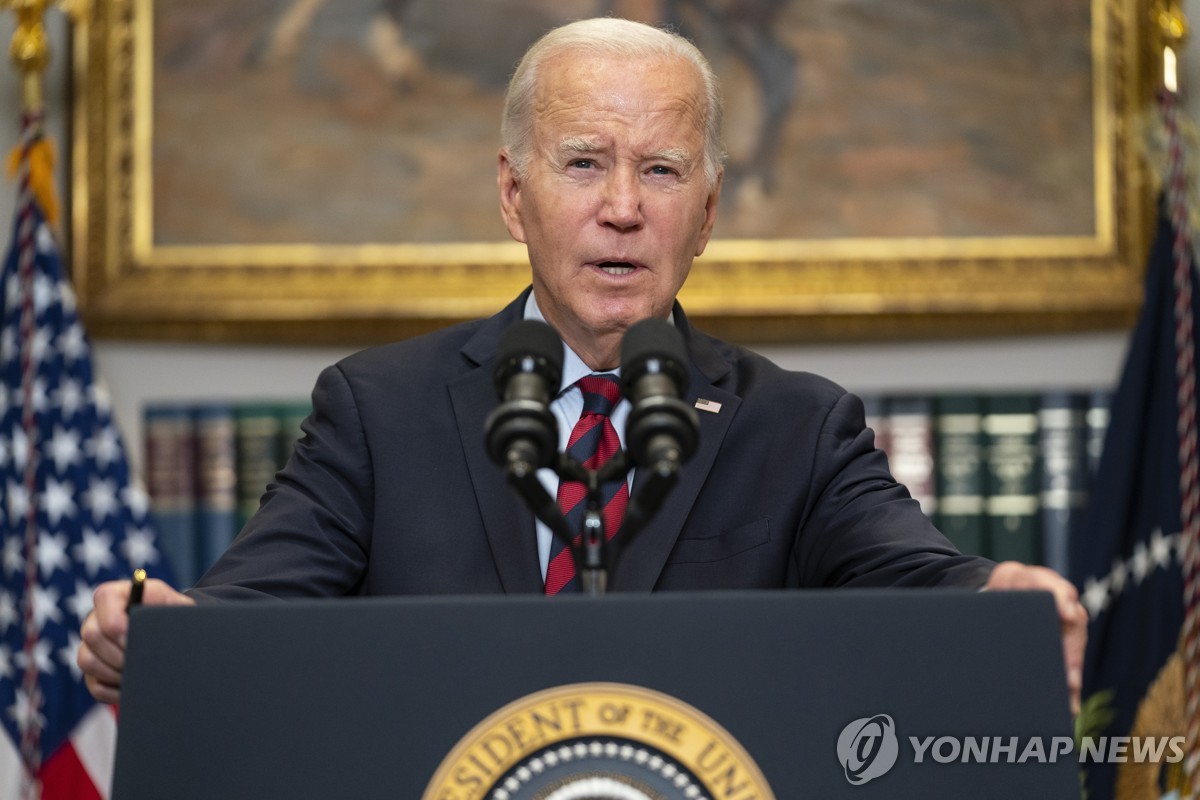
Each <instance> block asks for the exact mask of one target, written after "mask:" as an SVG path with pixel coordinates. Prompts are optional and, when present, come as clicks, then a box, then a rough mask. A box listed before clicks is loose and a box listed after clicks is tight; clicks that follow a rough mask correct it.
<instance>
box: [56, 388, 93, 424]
mask: <svg viewBox="0 0 1200 800" xmlns="http://www.w3.org/2000/svg"><path fill="white" fill-rule="evenodd" d="M84 402H85V398H84V394H83V389H82V388H80V386H79V381H77V380H75V379H73V378H63V380H62V381H61V382H60V383H59V386H58V389H57V390H56V391H55V392H54V404H55V405H56V406H58V408H59V410H60V411H61V412H62V416H63V420H64V421H67V422H70V421H71V418H72V417H74V416H75V414H77V413H78V412H79V409H81V408H83V404H84Z"/></svg>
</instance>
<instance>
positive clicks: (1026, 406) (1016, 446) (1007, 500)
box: [983, 394, 1042, 564]
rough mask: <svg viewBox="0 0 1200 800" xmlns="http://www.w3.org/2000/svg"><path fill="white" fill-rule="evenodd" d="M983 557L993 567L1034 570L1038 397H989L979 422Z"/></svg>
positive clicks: (1037, 553) (1038, 554)
mask: <svg viewBox="0 0 1200 800" xmlns="http://www.w3.org/2000/svg"><path fill="white" fill-rule="evenodd" d="M983 435H984V442H985V445H984V452H985V460H984V464H985V468H986V471H985V482H984V486H985V489H986V492H987V498H986V500H985V501H984V509H985V514H986V518H987V540H988V549H989V551H990V552H989V556H990V557H991V558H994V559H995V560H997V561H1009V560H1013V561H1021V562H1023V563H1026V564H1038V563H1040V562H1041V558H1042V541H1041V532H1040V530H1039V528H1040V525H1039V522H1040V520H1039V518H1038V509H1039V505H1040V504H1039V498H1038V495H1039V488H1040V487H1039V485H1038V484H1039V480H1038V476H1039V463H1038V397H1037V396H1036V395H1029V394H1010V395H1005V394H1001V395H993V396H989V397H988V398H987V400H986V403H985V413H984V416H983Z"/></svg>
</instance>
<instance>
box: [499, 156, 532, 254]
mask: <svg viewBox="0 0 1200 800" xmlns="http://www.w3.org/2000/svg"><path fill="white" fill-rule="evenodd" d="M496 186H497V188H499V190H500V215H501V216H502V217H504V225H505V227H507V228H508V235H509V236H511V237H512V238H514V239H516V240H517V241H518V242H522V243H523V242H524V241H525V222H524V220H523V218H522V216H521V182H520V180H518V179H517V174H516V172H514V171H513V165H512V160H511V159H510V158H509V156H508V151H507V150H504V149H501V150H500V157H499V162H498V164H497V169H496Z"/></svg>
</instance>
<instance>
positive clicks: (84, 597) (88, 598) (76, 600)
mask: <svg viewBox="0 0 1200 800" xmlns="http://www.w3.org/2000/svg"><path fill="white" fill-rule="evenodd" d="M95 594H96V590H95V589H94V588H92V587H91V586H89V585H88V584H86V583H84V582H83V581H75V594H73V595H71V596H70V597H68V598H66V599H65V600H63V605H65V606H66V607H67V610H68V611H70V612H71V613H72V614H74V615H75V618H76V619H78V620H79V621H80V622H83V618H84V617H86V616H87V615H88V614H90V613H91V612H92V605H93V604H94V602H95V599H94V598H95Z"/></svg>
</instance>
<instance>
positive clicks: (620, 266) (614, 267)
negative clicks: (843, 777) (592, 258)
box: [596, 261, 638, 275]
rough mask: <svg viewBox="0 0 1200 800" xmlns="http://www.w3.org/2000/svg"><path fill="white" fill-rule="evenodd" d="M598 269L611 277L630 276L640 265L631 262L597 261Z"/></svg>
mask: <svg viewBox="0 0 1200 800" xmlns="http://www.w3.org/2000/svg"><path fill="white" fill-rule="evenodd" d="M596 267H597V268H598V269H600V270H601V271H603V272H605V273H607V274H609V275H628V274H629V273H631V272H634V271H635V270H637V268H638V265H637V264H634V263H632V262H629V261H597V262H596Z"/></svg>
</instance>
